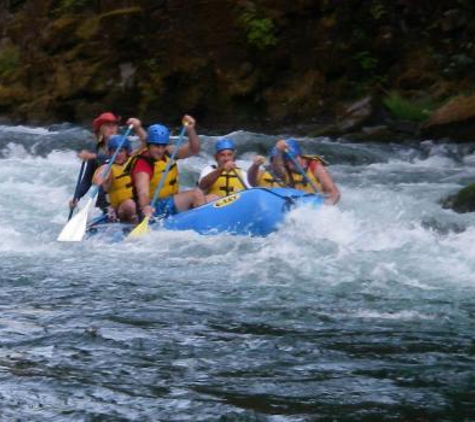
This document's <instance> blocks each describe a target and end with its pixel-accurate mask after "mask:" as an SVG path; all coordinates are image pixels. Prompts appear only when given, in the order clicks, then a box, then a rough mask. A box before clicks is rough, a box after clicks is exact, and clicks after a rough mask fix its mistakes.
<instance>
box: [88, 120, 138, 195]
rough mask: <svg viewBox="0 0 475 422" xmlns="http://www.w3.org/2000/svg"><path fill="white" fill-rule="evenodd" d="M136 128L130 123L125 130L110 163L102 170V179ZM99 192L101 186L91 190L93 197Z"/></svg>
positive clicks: (107, 173)
mask: <svg viewBox="0 0 475 422" xmlns="http://www.w3.org/2000/svg"><path fill="white" fill-rule="evenodd" d="M133 128H134V126H133V125H130V126H129V127H128V128H127V130H126V131H125V133H124V134H123V135H122V138H121V140H120V142H119V145H117V149H116V150H115V151H114V154H112V157H111V158H110V159H109V163H108V164H107V167H106V168H105V169H104V170H103V172H102V175H101V176H102V179H106V178H107V176H108V175H109V171H110V169H111V167H112V164H114V161H115V159H116V157H117V154H119V152H120V150H121V149H122V145H123V144H124V142H125V139H126V138H127V136H129V134H130V131H131V130H132V129H133ZM98 192H99V186H97V185H95V186H94V187H93V188H92V190H91V198H94V196H95V195H96V194H97V193H98Z"/></svg>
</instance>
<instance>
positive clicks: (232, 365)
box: [0, 125, 475, 422]
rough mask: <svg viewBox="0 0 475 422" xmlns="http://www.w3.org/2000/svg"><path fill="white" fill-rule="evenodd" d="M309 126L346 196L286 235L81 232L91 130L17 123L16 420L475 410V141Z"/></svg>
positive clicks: (10, 214)
mask: <svg viewBox="0 0 475 422" xmlns="http://www.w3.org/2000/svg"><path fill="white" fill-rule="evenodd" d="M230 136H231V137H232V138H233V139H234V140H235V141H236V142H237V144H238V145H239V150H240V159H241V160H240V163H241V164H242V165H244V166H245V165H248V164H249V163H250V160H251V158H252V155H253V154H254V153H255V152H261V153H262V152H265V151H266V150H268V148H269V146H270V145H272V143H273V142H274V141H275V140H276V138H275V137H270V136H266V135H263V134H253V133H249V132H245V131H239V132H235V133H232V134H230ZM213 141H214V138H213V137H202V142H203V151H202V153H201V154H200V156H199V157H194V158H190V159H188V160H185V161H183V162H182V163H181V164H180V166H181V167H180V169H181V172H182V174H183V178H182V181H183V182H184V183H185V184H186V185H188V186H192V185H193V183H194V181H195V180H196V178H197V175H198V173H199V171H200V169H201V168H202V167H203V166H204V165H205V164H207V163H208V162H209V161H210V160H212V144H213ZM302 141H303V146H304V150H305V151H307V152H318V153H321V154H323V155H324V156H325V157H326V158H327V159H328V160H329V161H330V162H331V165H330V166H329V171H330V172H331V174H332V175H333V177H334V179H335V181H336V182H337V184H338V186H339V187H340V190H341V192H342V200H341V202H340V204H339V205H338V206H337V207H324V208H323V209H320V210H318V211H315V210H311V209H297V210H295V211H293V212H291V213H290V215H289V216H288V219H287V222H286V224H285V225H284V226H283V227H282V229H281V230H280V231H279V232H277V233H275V234H272V235H271V236H269V237H267V238H250V237H239V236H230V235H218V236H208V237H207V236H200V235H197V234H195V233H192V232H166V231H162V232H154V233H152V234H151V235H149V236H147V237H145V238H142V239H140V240H138V241H133V242H124V243H119V244H107V243H104V242H101V241H89V242H83V243H77V244H64V243H58V242H56V240H55V239H56V236H57V235H58V233H59V231H60V230H61V228H62V227H63V225H64V223H65V220H66V218H67V214H68V210H67V205H66V203H67V200H68V199H69V197H70V196H71V195H72V192H73V190H74V184H75V181H76V177H77V173H78V170H79V165H80V164H79V162H78V160H77V159H76V157H75V151H76V150H78V149H80V148H82V147H91V146H92V141H91V134H90V132H88V131H86V130H84V129H81V128H78V127H73V126H68V125H59V126H55V127H51V128H31V127H20V126H18V127H7V126H0V215H1V216H2V218H1V220H0V271H1V276H0V287H1V288H0V377H1V384H0V420H2V421H9V420H12V421H44V420H49V421H276V422H281V421H320V420H322V421H327V420H333V421H386V420H387V421H399V420H405V421H439V420H444V421H469V420H470V421H471V420H475V330H474V324H475V276H474V273H475V242H474V238H475V222H474V219H473V214H456V213H454V212H452V211H450V210H444V209H442V208H441V206H440V204H439V200H440V199H441V198H443V197H444V196H446V195H447V194H450V193H453V192H455V191H457V190H458V189H460V188H461V187H463V186H465V185H467V184H468V183H470V182H473V180H474V179H475V166H474V164H475V154H474V150H475V146H474V145H471V144H464V145H456V144H451V143H443V144H436V143H434V142H431V141H430V140H427V141H424V142H422V143H412V144H411V143H409V144H405V145H397V144H378V143H374V144H370V143H367V144H364V145H362V144H358V143H355V142H352V141H351V140H348V139H347V140H345V139H340V140H329V139H324V138H319V139H304V138H302Z"/></svg>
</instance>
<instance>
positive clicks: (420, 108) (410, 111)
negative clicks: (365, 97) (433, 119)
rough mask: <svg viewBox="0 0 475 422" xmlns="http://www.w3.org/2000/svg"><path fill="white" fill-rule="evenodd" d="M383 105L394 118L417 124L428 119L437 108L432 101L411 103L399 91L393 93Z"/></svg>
mask: <svg viewBox="0 0 475 422" xmlns="http://www.w3.org/2000/svg"><path fill="white" fill-rule="evenodd" d="M383 103H384V105H385V106H386V107H387V108H388V110H389V111H390V112H391V114H392V115H393V116H395V117H397V118H399V119H403V120H410V121H415V122H420V121H423V120H425V119H427V118H428V117H429V115H430V114H431V111H432V110H434V108H435V104H433V103H432V102H431V101H430V100H424V101H410V100H408V99H406V98H404V97H403V96H402V95H401V94H400V93H399V92H397V91H391V92H390V93H389V95H388V96H386V98H384V99H383Z"/></svg>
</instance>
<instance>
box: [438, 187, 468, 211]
mask: <svg viewBox="0 0 475 422" xmlns="http://www.w3.org/2000/svg"><path fill="white" fill-rule="evenodd" d="M442 206H443V207H444V208H449V209H452V210H454V211H455V212H459V213H465V212H474V211H475V183H472V184H471V185H468V186H467V187H465V188H463V189H461V190H460V191H459V192H457V193H456V194H455V195H451V196H449V197H447V198H445V199H443V200H442Z"/></svg>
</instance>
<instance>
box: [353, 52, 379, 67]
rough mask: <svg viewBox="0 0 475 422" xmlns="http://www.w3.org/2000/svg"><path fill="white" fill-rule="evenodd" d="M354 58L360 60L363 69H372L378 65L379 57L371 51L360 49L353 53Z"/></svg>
mask: <svg viewBox="0 0 475 422" xmlns="http://www.w3.org/2000/svg"><path fill="white" fill-rule="evenodd" d="M353 59H355V60H356V61H358V63H359V65H360V67H361V68H362V69H363V70H367V71H371V70H374V69H375V68H376V66H377V65H378V59H377V58H375V57H373V56H372V55H371V53H370V52H369V51H360V52H359V53H356V54H354V55H353Z"/></svg>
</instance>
